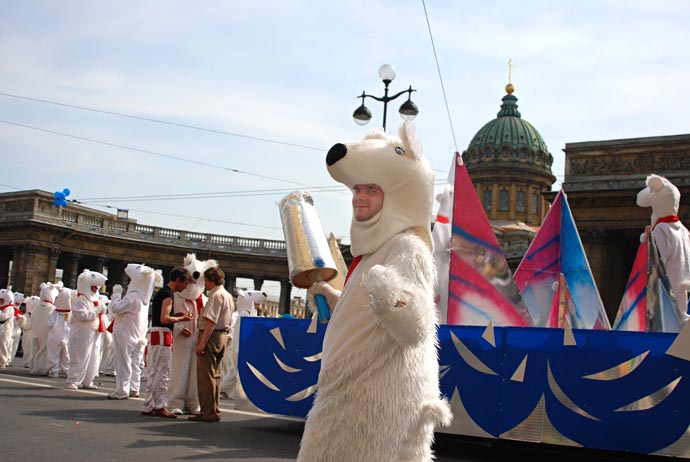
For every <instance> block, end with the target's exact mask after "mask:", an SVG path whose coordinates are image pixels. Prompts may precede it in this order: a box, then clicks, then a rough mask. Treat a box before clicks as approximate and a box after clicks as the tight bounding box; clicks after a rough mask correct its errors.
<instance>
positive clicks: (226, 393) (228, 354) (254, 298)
mask: <svg viewBox="0 0 690 462" xmlns="http://www.w3.org/2000/svg"><path fill="white" fill-rule="evenodd" d="M236 292H237V311H235V312H233V313H232V323H231V324H230V332H228V345H227V347H226V348H225V354H224V355H223V359H222V360H221V361H220V375H221V379H220V397H221V398H224V399H235V397H236V393H235V388H237V355H238V353H239V349H238V348H236V346H237V345H235V344H234V343H233V339H238V338H239V335H238V334H239V325H240V322H241V321H240V320H239V318H242V317H245V316H257V315H258V310H257V309H256V307H257V306H259V305H260V304H261V303H262V302H263V301H264V300H266V293H265V292H261V291H260V290H255V289H236ZM235 343H237V340H235Z"/></svg>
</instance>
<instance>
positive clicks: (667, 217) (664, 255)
mask: <svg viewBox="0 0 690 462" xmlns="http://www.w3.org/2000/svg"><path fill="white" fill-rule="evenodd" d="M646 184H647V187H646V188H644V189H643V190H641V191H640V192H638V193H637V205H639V206H640V207H651V208H652V218H651V220H652V237H653V238H654V242H655V243H656V247H657V249H658V251H659V256H660V257H661V261H662V263H663V264H664V269H665V270H666V275H667V276H668V279H669V282H670V283H671V291H672V292H673V296H674V298H675V300H676V309H677V310H678V314H679V318H680V319H681V320H683V321H687V320H688V319H689V318H690V316H688V291H689V290H690V233H689V232H688V229H687V228H686V227H685V226H684V225H683V223H681V221H680V218H678V206H679V205H680V191H678V188H677V187H676V186H675V185H674V184H673V183H671V182H670V181H669V180H668V179H666V178H664V177H662V176H659V175H655V174H652V175H649V176H648V177H647V181H646Z"/></svg>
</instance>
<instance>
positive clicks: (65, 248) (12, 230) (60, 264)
mask: <svg viewBox="0 0 690 462" xmlns="http://www.w3.org/2000/svg"><path fill="white" fill-rule="evenodd" d="M53 200H54V194H53V193H49V192H47V191H42V190H28V191H17V192H7V193H0V287H11V288H12V290H13V291H15V292H22V293H24V294H25V295H38V294H39V291H40V285H41V283H42V282H56V281H57V279H61V280H62V281H63V283H64V284H65V286H67V287H70V288H76V286H77V276H78V275H79V274H80V273H81V272H82V271H83V270H84V269H85V268H88V269H90V270H92V271H98V272H101V273H104V274H106V275H107V276H108V281H107V284H106V291H107V292H110V291H111V290H110V289H112V286H113V285H115V284H121V285H123V286H125V287H126V285H127V276H126V275H125V273H124V268H125V266H126V265H127V264H129V263H142V264H145V265H147V266H151V267H152V268H156V269H161V270H162V272H163V275H164V277H165V278H166V282H167V276H168V273H169V272H170V270H171V269H172V268H173V267H175V266H179V265H182V262H183V260H184V257H185V256H186V255H187V254H188V253H195V254H196V256H197V258H198V259H199V260H208V259H215V260H217V261H218V264H219V266H220V268H221V269H222V270H223V271H224V272H225V275H226V279H225V286H226V288H227V289H228V290H229V291H231V292H232V290H233V289H234V288H235V286H236V283H237V278H247V279H251V280H252V281H253V282H254V287H253V289H256V290H261V287H262V285H263V283H264V281H266V280H275V281H279V282H280V297H279V308H278V312H279V314H282V313H286V312H289V309H290V305H291V292H292V284H291V282H290V279H289V268H288V261H287V253H286V247H285V242H284V241H277V240H267V239H253V238H248V237H237V236H225V235H217V234H205V233H198V232H191V231H182V230H177V229H168V228H159V227H155V226H148V225H144V224H140V223H137V221H136V220H134V219H130V218H125V219H119V218H118V217H117V216H116V215H112V214H109V213H105V212H101V211H98V210H95V209H91V208H88V207H85V206H82V205H79V204H77V203H69V204H68V206H66V207H60V206H55V205H53Z"/></svg>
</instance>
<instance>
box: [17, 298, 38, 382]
mask: <svg viewBox="0 0 690 462" xmlns="http://www.w3.org/2000/svg"><path fill="white" fill-rule="evenodd" d="M24 303H25V304H26V314H25V315H24V322H22V324H21V326H22V350H23V361H22V366H24V367H27V368H29V369H31V367H32V365H33V363H34V350H33V334H32V330H33V329H31V315H32V314H33V312H34V310H35V309H36V307H37V306H38V304H39V303H41V299H40V298H38V295H31V296H29V297H28V298H27V299H26V300H25V302H24Z"/></svg>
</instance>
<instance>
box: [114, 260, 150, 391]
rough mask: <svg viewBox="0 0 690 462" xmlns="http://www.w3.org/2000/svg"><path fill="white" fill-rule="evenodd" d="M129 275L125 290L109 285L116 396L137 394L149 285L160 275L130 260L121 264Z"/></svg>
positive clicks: (145, 340)
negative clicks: (124, 264)
mask: <svg viewBox="0 0 690 462" xmlns="http://www.w3.org/2000/svg"><path fill="white" fill-rule="evenodd" d="M125 273H126V274H127V276H129V278H130V282H129V284H128V285H127V293H126V294H125V296H124V297H122V288H121V287H120V288H119V290H116V289H115V288H113V295H112V299H111V301H110V305H109V310H110V313H111V314H112V315H113V316H114V320H113V321H114V324H113V345H112V348H113V354H114V355H115V392H114V395H115V396H116V397H119V398H126V397H129V395H130V392H131V393H133V394H137V393H139V388H140V385H141V374H142V367H141V366H142V365H143V357H144V349H145V348H146V344H147V338H146V332H147V329H148V316H149V302H150V301H151V296H152V295H153V287H154V285H155V284H156V282H158V283H162V282H163V277H162V276H161V275H160V274H159V273H157V272H155V271H154V270H153V268H150V267H148V266H145V265H138V264H134V263H130V264H128V265H127V266H126V267H125Z"/></svg>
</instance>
